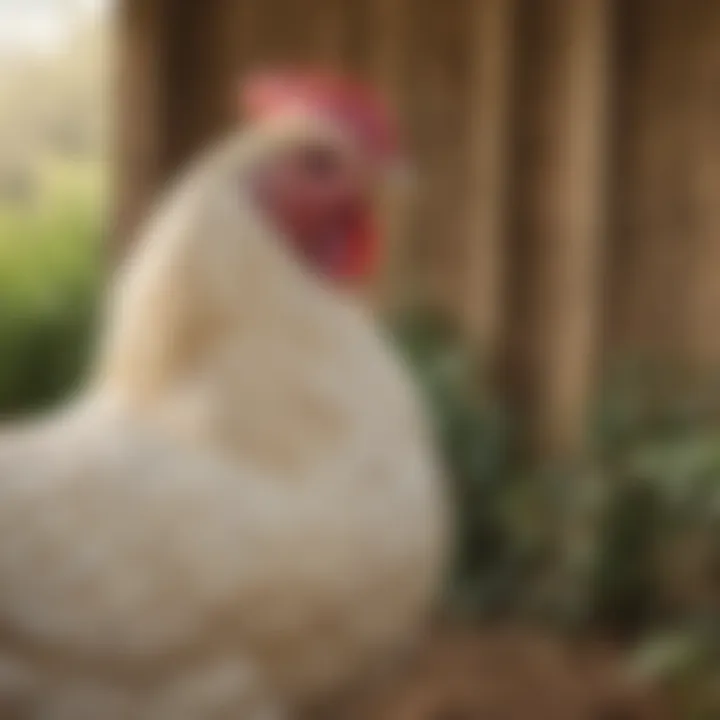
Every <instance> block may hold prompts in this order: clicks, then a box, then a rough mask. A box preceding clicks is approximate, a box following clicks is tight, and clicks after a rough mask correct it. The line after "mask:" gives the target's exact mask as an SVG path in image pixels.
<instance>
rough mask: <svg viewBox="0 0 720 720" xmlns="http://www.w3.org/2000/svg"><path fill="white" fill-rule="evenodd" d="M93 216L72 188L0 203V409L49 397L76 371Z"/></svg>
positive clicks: (94, 262) (95, 264)
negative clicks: (32, 201) (35, 201)
mask: <svg viewBox="0 0 720 720" xmlns="http://www.w3.org/2000/svg"><path fill="white" fill-rule="evenodd" d="M100 217H101V209H100V206H99V204H98V203H97V202H96V201H95V200H94V199H92V198H91V197H90V196H89V195H88V194H87V193H80V192H76V191H73V192H71V191H68V192H67V193H65V194H58V195H57V196H53V197H52V198H50V199H48V200H47V201H45V202H43V203H42V204H41V205H40V206H38V207H34V206H32V207H26V208H18V207H5V208H0V415H6V416H7V415H10V414H15V413H18V412H24V411H29V410H33V409H36V408H38V407H40V406H46V405H48V404H50V403H53V402H55V401H56V400H58V399H59V398H60V397H61V396H63V395H64V394H66V393H67V392H68V390H69V389H71V388H72V387H73V385H74V383H75V382H76V381H77V379H78V378H79V376H80V375H81V374H82V372H83V369H84V364H85V360H86V358H87V354H88V343H89V341H90V337H91V335H92V327H93V315H94V312H95V308H96V307H97V298H98V294H99V287H100V283H99V280H100V278H101V276H102V269H101V262H100V242H99V241H100V238H101V235H102V232H101V222H100Z"/></svg>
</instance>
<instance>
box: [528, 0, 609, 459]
mask: <svg viewBox="0 0 720 720" xmlns="http://www.w3.org/2000/svg"><path fill="white" fill-rule="evenodd" d="M608 6H609V3H608V2H607V1H606V0H574V1H573V2H572V3H567V2H564V1H563V0H539V1H538V2H537V3H536V4H534V5H533V7H532V15H531V16H530V17H529V19H528V21H529V22H530V23H532V25H533V26H534V27H533V28H532V34H534V36H535V39H536V46H535V49H534V52H533V53H531V54H530V56H529V57H528V58H526V62H528V63H529V66H528V67H527V68H526V70H527V72H528V73H529V78H528V80H529V82H528V83H527V84H526V91H527V95H526V97H525V98H524V100H525V102H526V103H527V105H526V106H525V107H526V108H527V109H528V112H527V113H523V116H522V120H523V122H524V123H525V129H524V134H525V142H524V147H523V154H524V156H523V158H522V161H523V163H524V173H525V183H526V190H525V192H524V197H522V202H521V204H520V206H519V207H518V208H516V212H518V213H522V214H524V215H525V220H524V226H523V234H524V237H523V239H522V242H523V243H524V244H525V246H526V248H530V250H529V252H530V266H529V276H528V278H527V279H528V280H529V285H530V287H529V289H528V290H527V291H526V295H525V303H526V307H525V316H526V318H527V319H528V322H527V324H526V325H525V327H524V330H525V332H526V333H527V335H528V337H527V345H526V346H525V348H524V351H525V353H526V354H527V363H526V364H525V365H524V367H523V369H522V371H523V372H524V373H525V374H526V378H525V380H524V382H525V383H527V385H526V387H528V388H529V389H530V395H529V397H528V398H527V399H528V407H527V408H526V409H527V410H528V411H529V414H530V418H531V430H532V441H533V444H534V447H535V448H536V450H537V451H538V452H540V453H542V454H544V455H546V456H554V455H563V454H566V453H567V452H571V451H572V450H575V449H577V448H578V446H579V444H581V443H582V441H583V440H584V438H585V436H586V423H585V419H586V413H587V409H588V401H589V399H590V397H591V393H592V390H593V388H594V385H595V370H596V358H597V350H598V340H599V336H600V328H601V318H602V315H601V310H602V298H601V288H602V282H603V277H602V267H603V258H602V254H601V246H602V238H603V216H604V211H605V192H604V189H605V172H604V158H605V155H606V139H607V138H606V124H607V123H606V119H607V105H608V102H607V101H608V98H607V78H608V57H609V52H608V45H609V40H610V38H609V27H608V9H609V8H608ZM530 108H532V110H533V112H532V113H530V112H529V109H530ZM521 112H522V111H521Z"/></svg>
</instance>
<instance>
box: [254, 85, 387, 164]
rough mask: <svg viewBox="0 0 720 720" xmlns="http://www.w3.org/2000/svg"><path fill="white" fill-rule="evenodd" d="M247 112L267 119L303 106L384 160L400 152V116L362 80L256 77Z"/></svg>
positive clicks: (257, 119) (257, 118)
mask: <svg viewBox="0 0 720 720" xmlns="http://www.w3.org/2000/svg"><path fill="white" fill-rule="evenodd" d="M242 105H243V110H244V113H245V115H246V117H248V118H249V119H250V120H252V121H262V120H264V119H268V118H271V117H277V116H278V115H282V114H284V113H287V112H290V111H292V110H297V109H298V108H303V109H307V110H311V111H313V112H317V113H318V114H320V115H321V116H323V117H326V118H329V119H330V120H332V121H333V122H335V123H337V124H338V125H339V126H340V127H341V128H343V129H344V130H346V131H347V132H350V133H352V134H353V135H354V136H355V138H356V139H357V140H359V141H360V143H361V145H362V147H363V148H364V149H365V150H366V151H367V152H368V153H370V154H371V155H372V156H373V157H375V158H376V159H378V160H387V159H389V158H392V157H393V156H395V155H397V154H398V152H399V136H398V129H397V124H396V122H395V118H394V117H392V115H391V113H390V110H389V108H388V107H387V105H386V104H385V103H384V102H383V101H382V99H381V98H380V97H379V96H378V95H377V94H376V93H375V92H373V91H372V90H371V89H370V88H369V87H367V86H365V85H363V84H362V83H360V82H357V81H355V80H351V79H348V78H345V77H342V76H339V75H334V74H332V73H328V72H273V73H259V74H256V75H253V76H251V77H250V78H249V79H248V80H247V81H246V82H245V83H244V85H243V89H242Z"/></svg>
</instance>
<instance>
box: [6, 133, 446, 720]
mask: <svg viewBox="0 0 720 720" xmlns="http://www.w3.org/2000/svg"><path fill="white" fill-rule="evenodd" d="M303 132H306V130H303ZM287 141H288V136H287V133H285V134H283V135H273V134H269V135H268V136H263V137H256V138H253V139H251V140H249V139H247V138H240V139H238V138H233V139H232V140H231V141H229V142H228V143H226V144H224V145H223V146H222V147H221V148H219V149H216V150H214V151H212V152H211V153H209V155H208V156H206V157H205V158H204V159H202V160H201V162H200V163H198V165H197V166H196V167H194V168H193V169H192V170H191V171H190V173H189V175H188V177H187V178H185V179H184V180H183V181H182V182H181V183H180V184H179V186H178V187H177V188H176V189H174V190H173V191H172V192H171V194H170V197H169V198H168V199H167V200H166V201H165V203H164V204H163V206H162V207H161V209H160V210H159V212H158V214H157V217H156V218H155V219H154V220H153V222H152V223H151V225H150V227H149V228H148V230H147V232H146V234H145V236H144V238H143V239H142V240H141V243H140V247H139V250H138V253H137V254H136V256H135V257H134V258H133V259H132V260H131V261H130V263H129V265H128V267H127V268H126V270H125V271H124V272H123V273H122V274H121V278H120V280H119V283H118V289H117V292H116V294H115V296H114V301H113V304H112V306H111V316H110V323H109V325H110V327H109V332H108V337H107V342H106V345H105V349H104V351H103V353H102V354H101V357H100V361H99V367H98V372H97V374H96V378H95V381H94V382H93V383H92V384H91V386H90V387H89V389H88V390H87V392H86V393H85V394H84V395H83V397H82V398H81V399H80V400H79V401H78V402H77V403H75V404H74V405H73V406H72V407H69V408H67V409H65V410H63V411H62V412H60V413H58V414H57V415H56V416H53V417H48V418H46V419H45V420H44V421H42V422H40V423H38V424H35V425H32V426H29V427H27V428H24V429H16V430H14V431H12V432H7V433H6V434H5V435H0V710H2V712H0V715H1V716H2V717H3V718H5V717H8V718H11V717H14V716H17V717H18V718H24V717H27V718H50V719H51V720H54V719H55V718H58V719H59V718H63V719H64V718H72V719H73V720H83V719H84V718H88V719H89V718H103V719H107V720H113V719H114V718H118V719H120V718H122V719H123V720H125V719H127V720H134V719H135V718H137V719H138V720H146V719H147V720H150V719H151V718H152V719H158V720H162V719H163V718H168V719H170V718H172V719H173V720H183V719H187V720H203V719H204V718H213V719H215V718H217V719H220V718H239V719H245V718H247V720H261V718H272V717H285V716H289V717H293V715H292V713H293V712H294V711H295V710H296V709H298V708H300V707H302V706H304V705H305V704H306V703H309V702H312V701H314V700H315V699H316V698H319V697H322V696H324V695H325V694H326V693H329V692H332V691H333V690H336V689H338V688H341V687H343V686H344V685H345V684H346V683H348V682H350V681H352V680H354V679H356V678H359V677H361V676H362V675H363V673H365V672H367V671H369V670H371V669H372V668H373V667H374V666H375V665H376V664H377V663H378V662H379V661H381V660H384V659H387V658H389V657H391V656H392V654H393V653H394V652H396V651H398V650H400V649H402V648H403V646H404V645H405V644H406V643H407V642H409V641H411V640H412V639H413V638H414V637H415V635H416V634H417V632H418V631H419V630H420V629H421V627H422V624H423V621H424V619H425V617H426V614H427V611H428V609H429V607H430V606H431V604H432V601H433V599H434V597H435V594H436V591H437V589H438V585H439V582H440V580H441V577H442V570H443V565H444V558H445V550H446V543H445V529H446V528H445V505H444V498H443V493H442V490H441V487H440V483H439V471H438V467H437V463H436V461H435V457H434V454H433V451H432V443H431V441H430V437H429V433H428V431H427V428H426V427H425V423H424V421H423V416H422V413H421V411H420V408H419V406H418V403H417V401H416V398H415V393H414V389H413V388H412V386H411V383H410V382H409V380H408V379H407V378H406V377H405V373H404V369H403V368H402V367H401V366H400V365H399V364H398V363H397V361H396V360H395V358H394V357H393V356H392V354H391V353H390V352H389V351H388V350H387V348H386V344H385V342H384V341H383V339H382V338H381V337H380V335H379V334H378V333H377V331H376V330H375V328H374V327H373V323H372V322H371V320H370V318H369V317H366V315H365V314H364V313H363V311H362V310H361V309H359V308H358V307H356V306H355V305H354V304H353V303H352V302H351V301H349V300H347V299H344V298H342V297H340V296H337V293H335V292H334V291H333V290H331V289H330V288H326V287H324V286H323V285H322V283H319V282H317V281H316V280H315V278H312V277H310V276H308V275H307V273H305V272H304V271H302V270H301V269H300V268H299V267H297V265H296V264H295V263H294V261H293V259H292V258H291V257H290V256H289V255H288V254H287V253H286V251H285V249H284V248H283V246H282V243H280V242H278V241H277V239H276V238H275V237H274V233H273V232H272V231H271V230H270V228H269V227H268V226H267V225H266V224H265V223H264V221H263V220H262V218H260V217H258V216H257V213H255V212H254V210H253V208H252V203H251V201H250V199H249V196H248V194H247V193H244V192H242V190H241V191H240V192H238V187H239V188H242V187H243V178H244V174H243V173H244V172H246V171H247V170H248V168H251V167H253V164H254V163H257V162H261V161H262V158H263V157H264V154H266V153H268V152H272V151H273V148H274V147H277V144H278V143H280V144H282V143H284V142H287ZM13 713H15V715H13Z"/></svg>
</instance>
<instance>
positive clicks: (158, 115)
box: [114, 0, 167, 255]
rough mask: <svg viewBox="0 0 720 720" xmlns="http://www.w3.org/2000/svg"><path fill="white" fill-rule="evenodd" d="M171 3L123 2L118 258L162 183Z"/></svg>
mask: <svg viewBox="0 0 720 720" xmlns="http://www.w3.org/2000/svg"><path fill="white" fill-rule="evenodd" d="M166 5H167V0H124V2H121V3H119V8H118V11H117V12H118V18H117V21H118V22H117V28H118V29H117V36H118V42H117V46H118V50H119V57H118V77H117V117H118V120H117V142H116V146H115V167H116V187H115V193H116V204H115V208H114V214H115V228H114V230H115V236H116V246H115V250H116V252H117V254H118V255H119V254H121V253H122V252H123V250H124V248H125V246H126V245H127V243H129V242H130V235H131V233H132V231H133V230H134V229H135V227H136V226H137V224H138V222H139V221H140V220H141V219H142V218H143V217H144V216H145V214H146V212H147V210H148V207H149V205H150V203H151V202H152V199H153V198H154V196H155V193H156V190H157V188H158V186H159V185H160V183H161V182H162V180H163V177H164V171H165V160H166V141H167V127H166V124H165V82H166V75H167V57H166V52H167V45H166V34H165V30H166V9H167V8H166Z"/></svg>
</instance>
